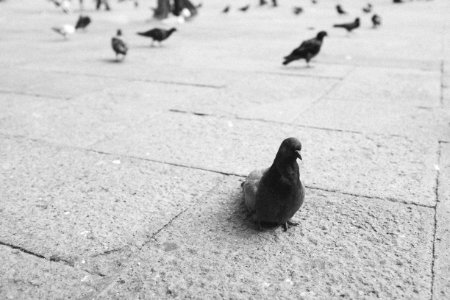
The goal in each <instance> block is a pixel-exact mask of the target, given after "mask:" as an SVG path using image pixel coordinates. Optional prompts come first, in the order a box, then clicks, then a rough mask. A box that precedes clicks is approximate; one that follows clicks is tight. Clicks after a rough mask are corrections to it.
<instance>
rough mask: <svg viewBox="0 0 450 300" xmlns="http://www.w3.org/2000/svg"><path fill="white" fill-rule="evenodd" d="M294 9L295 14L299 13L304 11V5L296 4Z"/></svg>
mask: <svg viewBox="0 0 450 300" xmlns="http://www.w3.org/2000/svg"><path fill="white" fill-rule="evenodd" d="M292 11H293V12H294V15H299V14H301V13H302V12H303V7H300V6H294V7H293V9H292Z"/></svg>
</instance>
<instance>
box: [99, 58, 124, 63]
mask: <svg viewBox="0 0 450 300" xmlns="http://www.w3.org/2000/svg"><path fill="white" fill-rule="evenodd" d="M100 61H102V62H104V63H109V64H120V63H122V62H123V61H122V60H120V59H119V60H117V59H115V58H102V59H100Z"/></svg>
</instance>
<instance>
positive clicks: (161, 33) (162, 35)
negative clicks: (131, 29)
mask: <svg viewBox="0 0 450 300" xmlns="http://www.w3.org/2000/svg"><path fill="white" fill-rule="evenodd" d="M175 31H177V29H176V28H175V27H173V28H171V29H169V30H166V29H161V28H153V29H150V30H148V31H145V32H138V33H137V34H138V35H142V36H145V37H149V38H151V39H152V45H153V43H154V42H155V41H157V42H158V43H159V44H160V45H161V42H162V41H164V40H165V39H167V38H169V36H170V35H171V34H172V33H174V32H175Z"/></svg>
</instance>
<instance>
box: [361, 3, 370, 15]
mask: <svg viewBox="0 0 450 300" xmlns="http://www.w3.org/2000/svg"><path fill="white" fill-rule="evenodd" d="M362 11H363V12H365V13H366V14H370V13H371V12H372V4H370V3H367V6H366V7H363V9H362Z"/></svg>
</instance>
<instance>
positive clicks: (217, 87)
mask: <svg viewBox="0 0 450 300" xmlns="http://www.w3.org/2000/svg"><path fill="white" fill-rule="evenodd" d="M24 69H25V70H27V69H26V68H24ZM48 72H49V73H58V74H67V75H75V76H86V77H95V78H107V79H116V80H120V81H131V82H136V81H138V82H151V83H158V84H168V85H182V86H193V87H198V88H212V89H222V88H225V87H226V86H225V85H218V84H207V83H197V82H182V81H171V80H156V79H142V78H129V77H119V76H113V75H97V74H91V73H81V72H80V73H78V72H67V71H59V70H53V71H48Z"/></svg>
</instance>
